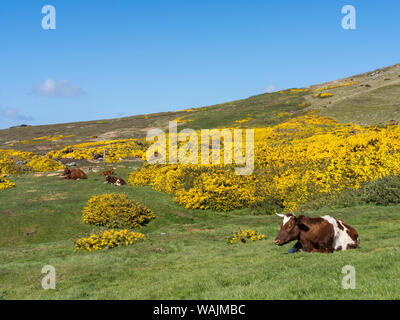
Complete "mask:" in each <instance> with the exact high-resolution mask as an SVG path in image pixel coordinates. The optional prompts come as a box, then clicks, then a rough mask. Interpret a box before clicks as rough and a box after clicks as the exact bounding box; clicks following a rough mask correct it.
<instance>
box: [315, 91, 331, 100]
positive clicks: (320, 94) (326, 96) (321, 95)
mask: <svg viewBox="0 0 400 320" xmlns="http://www.w3.org/2000/svg"><path fill="white" fill-rule="evenodd" d="M315 97H316V98H321V99H323V98H330V97H333V93H330V92H320V93H317V94H316V95H315Z"/></svg>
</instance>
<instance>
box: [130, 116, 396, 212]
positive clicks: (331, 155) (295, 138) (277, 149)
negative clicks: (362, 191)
mask: <svg viewBox="0 0 400 320" xmlns="http://www.w3.org/2000/svg"><path fill="white" fill-rule="evenodd" d="M221 152H222V151H221ZM222 160H223V158H222ZM399 173H400V126H399V125H387V126H384V127H361V126H358V125H355V124H341V123H338V122H336V121H334V120H332V119H330V118H327V117H319V116H316V115H315V113H312V112H311V113H308V114H306V115H304V116H300V117H296V118H291V119H289V120H287V121H286V122H283V123H281V124H278V125H276V126H273V127H266V128H256V129H255V170H254V172H253V174H252V175H249V176H239V175H236V174H235V172H234V169H233V166H232V165H225V166H224V165H220V166H217V165H182V164H174V165H160V164H157V165H149V164H145V165H144V166H143V167H142V168H141V169H140V170H137V171H134V172H132V173H131V175H130V177H129V183H130V184H132V185H150V186H152V188H153V189H154V190H157V191H163V192H167V193H169V194H171V195H172V196H173V198H174V200H175V201H176V202H177V203H179V204H181V205H182V206H184V207H186V208H192V209H216V210H221V211H229V210H232V209H239V208H244V207H248V206H251V205H252V204H257V203H259V202H262V201H264V200H265V199H274V200H276V202H277V203H280V204H281V206H282V207H283V208H285V209H286V210H287V211H290V210H297V209H298V208H299V206H301V205H302V204H303V203H305V202H307V201H312V200H315V199H318V198H323V197H325V196H326V195H332V194H335V193H338V192H340V191H342V190H344V189H358V188H359V187H360V186H361V185H362V184H364V183H366V182H368V181H371V180H375V179H377V178H379V177H382V176H385V175H389V174H399Z"/></svg>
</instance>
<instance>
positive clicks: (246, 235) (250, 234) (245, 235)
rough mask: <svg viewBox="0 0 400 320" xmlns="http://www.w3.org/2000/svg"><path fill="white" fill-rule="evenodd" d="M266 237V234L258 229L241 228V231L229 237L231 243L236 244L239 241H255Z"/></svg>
mask: <svg viewBox="0 0 400 320" xmlns="http://www.w3.org/2000/svg"><path fill="white" fill-rule="evenodd" d="M265 238H266V237H265V235H263V234H259V233H258V232H257V231H256V230H250V229H244V230H243V229H239V231H238V232H236V233H234V234H233V236H232V237H231V238H230V239H229V243H230V244H234V243H237V242H246V241H247V240H250V241H252V242H254V241H258V240H263V239H265Z"/></svg>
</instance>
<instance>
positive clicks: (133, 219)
mask: <svg viewBox="0 0 400 320" xmlns="http://www.w3.org/2000/svg"><path fill="white" fill-rule="evenodd" d="M154 218H155V215H154V213H153V212H152V211H151V210H150V209H149V208H147V207H146V206H144V205H143V204H141V203H139V202H136V201H133V200H130V199H128V197H127V196H126V195H125V194H117V193H110V194H103V195H100V196H94V197H92V198H91V199H90V200H89V201H88V203H87V206H86V207H85V208H84V209H83V221H84V222H85V223H88V224H94V225H97V226H108V227H112V228H119V227H129V228H136V227H140V226H141V225H143V224H145V223H147V222H149V221H150V220H152V219H154Z"/></svg>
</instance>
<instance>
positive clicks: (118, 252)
mask: <svg viewBox="0 0 400 320" xmlns="http://www.w3.org/2000/svg"><path fill="white" fill-rule="evenodd" d="M399 92H400V65H395V66H391V67H388V68H384V69H380V70H376V71H373V72H368V73H365V74H362V75H358V76H354V77H350V78H346V79H341V80H337V81H332V82H328V83H324V84H320V85H314V86H310V87H308V88H302V89H288V90H284V91H280V92H275V93H269V94H262V95H257V96H253V97H250V98H247V99H243V100H238V101H233V102H229V103H224V104H219V105H215V106H207V107H203V108H197V109H187V110H183V111H179V112H166V113H158V114H150V115H140V116H134V117H127V118H120V119H110V120H98V121H90V122H77V123H67V124H57V125H48V126H35V127H17V128H10V129H7V130H1V131H0V149H17V150H21V151H34V152H36V153H39V154H46V153H47V152H49V151H50V150H60V149H62V148H63V147H65V146H67V145H72V144H77V143H85V142H95V141H103V140H113V139H120V138H134V137H143V136H144V135H145V134H146V132H147V131H148V130H149V129H151V128H167V126H168V121H171V120H177V121H178V122H180V127H181V128H185V127H188V128H194V129H200V128H215V127H266V126H272V125H276V124H282V127H280V126H277V128H276V134H275V133H274V134H272V135H267V134H266V135H265V136H261V140H262V141H263V142H264V143H265V144H267V145H268V148H267V149H265V150H264V153H263V154H261V156H262V158H263V159H264V160H265V159H267V160H268V159H269V160H268V161H270V160H271V161H272V160H274V161H275V162H268V161H267V162H268V163H266V164H265V166H266V167H268V166H271V167H273V168H272V169H274V170H277V169H278V168H279V166H278V165H279V164H281V163H284V162H285V161H282V160H287V161H288V166H289V170H290V169H292V166H293V167H295V166H296V163H297V164H298V163H301V164H302V165H303V167H304V168H305V169H307V170H306V171H304V172H307V173H308V175H302V174H301V172H303V171H301V170H300V171H298V172H297V175H293V172H292V174H286V173H287V171H286V168H284V167H283V168H284V169H285V170H283V171H282V172H281V175H280V176H279V178H278V179H275V180H276V181H277V185H278V186H279V187H280V185H279V183H280V182H282V185H286V184H287V185H290V184H291V180H296V179H294V178H293V177H297V178H298V180H299V181H300V180H302V178H304V177H307V176H310V177H313V175H312V174H310V172H311V173H315V172H316V169H318V168H319V169H321V168H325V167H318V166H317V165H321V164H323V163H324V162H323V161H328V160H332V159H333V160H332V163H333V164H334V166H330V167H327V168H330V170H331V171H329V170H325V169H323V170H322V169H321V170H322V171H323V172H321V174H320V176H319V177H317V178H316V179H322V178H326V177H328V178H329V177H331V176H333V177H335V174H338V175H339V173H340V174H343V176H344V177H346V178H349V177H353V176H354V175H355V174H356V175H355V176H357V177H359V176H361V174H363V175H364V176H367V175H368V174H370V171H368V170H373V169H376V168H378V169H380V170H383V167H382V163H384V162H385V161H386V162H387V163H386V162H385V164H386V165H387V167H386V169H385V170H392V171H395V170H398V171H400V168H398V167H399V166H398V163H399V161H398V158H396V157H395V156H397V155H398V154H399V152H397V150H400V146H399V145H397V141H399V139H398V136H396V132H397V131H396V130H397V129H393V130H392V131H390V130H387V131H390V134H389V133H388V132H387V131H385V132H384V133H381V135H379V134H378V133H377V132H375V131H378V130H376V128H369V129H368V130H366V128H359V129H357V130H358V131H359V132H357V130H355V129H354V130H353V126H349V125H340V124H338V123H337V122H335V121H331V120H330V119H326V118H321V119H320V120H321V121H320V122H315V120H316V119H315V118H314V117H313V116H309V111H311V110H315V111H316V113H317V114H319V115H324V116H328V117H331V118H334V119H337V120H338V121H340V122H342V123H348V122H353V123H358V124H361V125H364V124H375V125H381V124H384V123H388V122H397V121H400V113H399V108H400V100H399V97H398V93H399ZM320 94H324V95H320ZM318 95H319V96H318ZM303 115H305V116H304V117H301V116H303ZM292 118H295V119H293V121H292V120H290V119H292ZM298 119H300V120H299V121H297V120H298ZM307 119H308V120H307ZM287 120H290V121H292V122H291V123H290V121H288V122H285V121H287ZM307 121H308V122H307ZM268 130H269V129H268ZM268 130H267V131H268ZM302 130H303V131H302ZM364 131H365V132H364ZM398 131H399V132H400V129H399V130H398ZM336 132H341V134H342V135H343V136H342V135H338V136H336ZM360 132H361V133H360ZM311 134H315V137H317V138H316V139H315V141H314V140H313V139H309V140H307V142H304V141H303V140H305V138H306V137H309V136H310V135H311ZM329 134H330V135H329ZM57 136H58V137H57ZM399 136H400V133H399ZM54 137H56V138H55V140H54V139H53V138H54ZM294 137H297V138H296V140H294ZM318 138H319V139H320V140H318ZM268 139H270V140H268ZM279 139H281V140H279ZM340 139H342V140H340ZM293 141H295V143H294V144H293V146H294V147H295V148H292V149H291V148H289V149H285V148H286V147H288V146H291V145H292V142H293ZM278 142H279V143H280V144H279V143H278ZM303 142H304V143H303ZM101 143H102V142H99V144H101ZM335 143H336V144H335ZM310 145H312V147H311V148H310ZM393 146H394V147H393ZM110 147H111V146H110ZM269 147H271V148H269ZM391 147H393V148H394V149H395V150H391V149H390V148H391ZM379 148H381V149H383V150H384V152H386V153H384V152H383V153H382V152H379V151H381V150H380V149H379ZM391 151H394V152H392V153H391ZM274 152H275V153H274ZM281 153H282V154H281ZM5 154H6V153H5ZM69 154H70V153H67V154H66V156H69ZM320 154H324V157H325V158H323V159H320V158H319V157H318V156H319V155H320ZM290 156H292V158H290ZM308 156H310V157H314V158H315V159H314V158H313V159H309V158H307V157H308ZM375 156H376V157H375ZM392 156H393V157H392ZM269 157H270V158H269ZM259 158H260V154H259V155H258V160H263V159H259ZM389 158H390V159H391V161H389V160H390V159H389ZM85 159H86V158H85ZM135 159H136V160H135ZM135 159H131V161H128V160H126V161H123V162H120V163H113V164H112V165H111V164H110V166H113V167H115V168H116V175H117V176H118V177H122V178H124V179H125V180H128V175H129V174H130V173H131V172H132V171H133V170H136V169H138V168H139V167H141V166H142V165H143V162H142V161H139V160H138V159H137V158H135ZM351 159H352V160H353V162H354V164H355V165H354V166H351V165H350V168H348V166H349V165H348V162H349V161H350V160H351ZM360 159H361V160H360ZM23 160H25V159H23ZM64 160H65V161H66V162H70V161H72V160H71V159H68V157H67V158H66V159H64ZM88 160H89V159H86V160H74V161H76V162H77V163H78V166H80V167H82V168H83V169H84V170H86V171H88V172H89V173H88V176H89V179H87V180H80V181H68V180H64V179H61V178H60V177H59V176H58V174H57V173H32V172H31V173H26V174H20V175H17V174H10V175H8V176H7V179H10V180H11V181H12V182H13V183H15V185H16V187H15V188H11V189H4V190H0V226H1V227H2V228H1V230H2V232H1V234H0V284H1V285H0V299H174V298H175V299H400V278H399V274H400V263H399V262H400V238H399V234H400V224H399V222H400V218H399V214H398V211H399V206H398V205H391V206H385V207H384V206H374V205H365V204H364V205H360V204H359V203H358V204H355V203H354V204H351V205H352V206H351V207H348V208H341V209H332V208H330V207H328V206H327V204H328V200H329V199H328V197H326V198H327V200H326V201H327V202H323V201H321V199H319V198H315V199H314V200H315V201H317V200H319V201H320V202H319V205H318V206H317V205H314V203H312V202H310V205H309V206H306V207H303V208H302V209H303V210H306V212H305V214H306V215H308V216H322V215H326V214H329V215H332V216H334V217H337V218H342V219H344V220H345V221H346V222H347V223H348V224H350V225H352V226H353V227H355V228H356V229H357V231H358V232H359V235H360V239H361V248H359V249H357V250H349V251H343V252H335V253H333V254H309V253H304V252H302V253H298V254H293V255H288V254H287V250H288V249H289V248H290V245H288V246H285V247H277V246H275V245H274V244H273V239H274V238H275V237H276V235H277V233H278V231H279V225H280V222H281V220H280V219H279V218H278V217H276V216H271V215H265V214H261V213H262V212H264V213H265V212H266V211H262V210H261V211H259V210H258V209H257V208H256V207H254V206H253V209H252V208H251V207H249V208H244V209H240V210H239V209H235V210H231V211H228V212H217V211H214V210H211V209H208V210H190V209H185V208H184V207H183V206H180V205H178V204H177V203H175V202H174V201H173V198H172V196H171V195H170V194H167V193H163V192H157V191H154V190H152V189H151V187H149V186H135V187H133V186H131V185H127V186H123V187H121V188H119V187H116V186H113V185H109V184H104V177H102V176H100V175H99V174H98V173H96V172H95V171H99V170H102V169H105V167H104V166H103V164H102V161H101V160H96V161H88ZM311 160H312V161H311ZM339 160H340V161H339ZM341 160H343V161H341ZM367 160H368V161H369V162H368V161H367ZM12 161H13V160H12ZM296 161H297V162H296ZM346 161H347V162H346ZM366 161H367V162H368V163H367V164H366ZM22 162H24V161H22ZM261 162H262V161H261ZM353 162H349V163H353ZM271 163H275V164H274V165H271ZM327 163H328V162H327ZM337 163H341V164H342V167H340V166H336V165H337ZM38 164H39V165H40V164H41V162H40V161H38ZM39 165H38V167H40V166H39ZM313 165H314V167H313ZM356 165H357V166H356ZM374 165H375V167H374ZM346 166H347V167H346ZM332 168H333V169H332ZM340 168H342V169H343V168H344V169H349V170H347V171H346V170H345V171H343V172H340V170H339V169H340ZM161 169H162V168H161ZM294 169H296V168H294ZM297 169H298V168H297ZM344 169H343V170H344ZM353 169H354V170H353ZM309 171H310V172H309ZM353 171H356V172H353ZM143 172H145V171H143ZM204 172H205V171H204ZM204 172H203V173H204ZM265 172H267V171H265ZM382 172H383V171H382ZM385 172H386V171H385ZM396 172H397V171H396ZM165 173H166V171H164V174H165ZM263 173H264V171H259V172H258V174H259V176H260V177H262V176H263ZM289 173H290V171H289ZM373 173H374V174H375V173H376V172H373ZM144 175H145V174H144ZM174 176H175V177H176V176H177V175H176V174H175V175H174V173H172V174H171V175H170V176H169V183H170V184H171V181H173V180H172V179H171V177H174ZM264 176H267V174H264ZM370 176H371V175H370ZM154 177H156V178H157V177H161V178H160V179H159V180H158V182H159V183H161V184H162V183H164V181H165V180H163V179H165V177H163V176H162V175H159V176H157V175H155V176H154ZM185 178H186V176H185ZM189 178H193V177H189ZM218 179H222V178H221V176H220V177H219V178H218V177H217V179H214V180H218ZM310 179H311V178H310ZM349 179H350V178H349ZM187 180H188V181H186V180H185V183H186V184H185V188H186V187H188V186H189V185H190V181H189V180H190V179H187ZM275 180H274V181H275ZM350 180H351V179H350ZM257 181H258V180H257ZM260 181H261V180H260ZM304 181H306V182H307V181H310V182H311V185H314V180H312V179H311V180H306V179H305V178H304ZM316 181H320V180H316ZM326 181H328V182H329V181H331V180H329V179H328V180H326ZM335 181H336V180H335ZM338 181H342V180H338ZM222 182H224V181H223V179H222ZM350 182H353V181H350ZM192 183H193V181H192ZM320 184H323V183H320ZM165 185H167V182H165ZM227 185H228V186H229V184H227ZM256 185H257V186H259V185H260V184H258V183H256ZM323 185H324V186H327V185H328V184H323ZM244 186H246V185H244ZM268 186H269V187H271V186H272V184H270V185H268ZM390 187H391V185H390V186H388V188H390ZM243 188H244V189H246V188H245V187H243V186H242V189H243ZM263 188H264V185H261V189H263ZM189 189H190V188H189ZM264 189H266V188H264ZM264 189H263V190H260V192H261V191H262V192H264V191H265V190H264ZM270 189H271V190H272V189H273V188H270ZM289 189H290V188H289ZM292 189H294V188H292ZM392 189H393V188H392ZM232 190H235V189H232ZM279 190H281V189H279ZM282 190H286V189H282ZM307 190H308V189H307ZM247 191H249V190H248V189H246V192H247ZM378 191H379V192H385V191H381V190H378ZM392 191H393V190H392ZM111 192H122V193H125V194H126V195H127V196H128V197H129V198H130V199H132V200H137V201H140V202H141V203H143V204H145V205H146V206H148V207H149V208H150V209H151V210H152V211H153V212H154V213H155V215H156V219H155V220H153V221H151V223H149V224H148V225H146V226H144V227H142V228H140V229H139V230H138V231H139V232H142V233H144V234H145V235H146V236H147V238H148V240H147V241H145V242H140V243H136V244H134V245H132V246H127V247H121V248H115V249H112V250H102V251H100V252H73V250H74V241H75V240H77V239H78V238H82V237H84V236H87V235H89V234H90V233H91V232H94V231H98V230H99V228H98V227H94V226H91V225H88V224H85V223H84V222H83V221H82V209H83V207H84V206H85V205H86V203H87V201H88V200H89V199H90V198H91V197H92V196H93V195H100V194H104V193H111ZM210 192H212V191H210ZM393 192H394V193H396V191H393ZM294 194H295V193H294ZM301 195H304V194H299V197H300V196H301ZM350 195H351V194H350ZM238 197H239V196H238V193H236V194H235V198H238ZM324 197H325V194H324ZM399 198H400V197H399ZM230 199H233V198H232V197H229V198H228V201H229V202H230ZM296 199H297V198H296ZM299 199H300V198H299ZM338 199H339V200H341V199H343V201H342V202H346V201H347V202H348V203H350V202H351V201H348V200H346V194H344V197H343V198H340V197H339V198H338ZM266 200H269V199H266ZM393 203H396V201H393ZM260 205H265V206H269V205H271V203H268V201H265V203H260ZM343 206H345V204H344V203H342V206H340V205H339V206H338V207H343ZM317 208H319V209H317ZM299 210H301V209H299ZM239 228H249V229H255V230H257V231H258V232H260V233H262V234H265V235H266V239H265V240H261V241H257V242H254V243H239V244H234V245H230V244H229V243H228V238H229V237H230V236H232V234H233V232H236V231H238V229H239ZM45 265H53V266H54V267H55V268H56V273H57V287H56V290H43V289H42V287H41V280H42V278H43V277H44V275H43V274H41V269H42V267H43V266H45ZM346 265H352V266H354V267H355V269H356V289H355V290H344V289H343V288H342V278H343V276H344V275H343V274H342V273H341V271H342V268H343V267H344V266H346Z"/></svg>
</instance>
